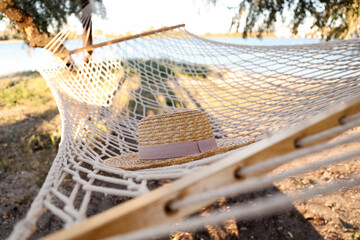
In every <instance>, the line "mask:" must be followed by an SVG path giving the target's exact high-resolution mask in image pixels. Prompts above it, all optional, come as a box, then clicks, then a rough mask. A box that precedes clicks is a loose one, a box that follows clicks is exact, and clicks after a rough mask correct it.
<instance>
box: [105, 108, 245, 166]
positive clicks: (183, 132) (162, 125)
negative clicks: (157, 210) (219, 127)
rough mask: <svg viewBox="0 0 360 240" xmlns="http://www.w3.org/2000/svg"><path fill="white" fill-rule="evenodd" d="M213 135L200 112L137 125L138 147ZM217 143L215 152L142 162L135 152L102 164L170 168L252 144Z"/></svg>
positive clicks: (164, 116) (157, 117) (151, 118)
mask: <svg viewBox="0 0 360 240" xmlns="http://www.w3.org/2000/svg"><path fill="white" fill-rule="evenodd" d="M213 136H214V133H213V131H212V129H211V125H210V122H209V120H208V117H207V115H206V114H205V113H203V112H201V111H199V110H191V111H184V112H177V113H172V114H160V115H155V116H149V117H146V118H144V119H142V120H141V121H140V122H139V146H154V145H166V144H173V143H182V142H195V141H199V140H204V139H208V138H211V137H213ZM216 143H217V145H218V147H217V148H216V149H214V150H211V151H207V152H202V153H198V154H193V155H189V156H185V157H176V158H167V159H156V160H141V159H139V154H138V153H127V154H123V155H120V156H116V157H112V158H109V159H106V160H105V161H103V164H105V165H107V166H110V167H117V168H122V169H125V170H139V169H146V168H156V167H164V166H171V165H175V164H183V163H188V162H190V161H195V160H199V159H202V158H207V157H210V156H213V155H216V154H220V153H224V152H226V151H230V150H233V149H236V148H239V147H243V146H246V145H248V144H250V143H251V141H247V142H242V141H240V140H239V139H229V138H227V139H217V140H216Z"/></svg>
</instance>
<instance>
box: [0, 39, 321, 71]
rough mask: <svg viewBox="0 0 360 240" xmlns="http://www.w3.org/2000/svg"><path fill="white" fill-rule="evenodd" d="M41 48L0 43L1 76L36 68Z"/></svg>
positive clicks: (267, 43)
mask: <svg viewBox="0 0 360 240" xmlns="http://www.w3.org/2000/svg"><path fill="white" fill-rule="evenodd" d="M210 39H211V40H214V41H219V42H224V43H231V44H241V45H265V46H272V45H295V44H311V43H319V42H320V39H302V38H291V39H287V38H265V39H257V38H248V39H242V38H210ZM39 51H41V50H40V49H31V48H29V47H28V46H27V45H26V44H25V43H19V42H17V43H0V76H4V75H8V74H11V73H15V72H21V71H31V70H35V69H36V61H35V59H36V55H37V54H38V53H39Z"/></svg>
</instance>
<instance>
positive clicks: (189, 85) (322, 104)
mask: <svg viewBox="0 0 360 240" xmlns="http://www.w3.org/2000/svg"><path fill="white" fill-rule="evenodd" d="M83 21H84V22H89V19H88V18H87V17H84V19H83ZM98 41H99V42H101V41H103V42H105V40H98ZM64 47H65V48H66V49H65V48H64ZM81 47H82V43H81V41H79V40H75V39H74V36H73V29H72V28H70V27H67V28H66V29H64V30H63V31H62V32H61V33H59V34H58V35H57V36H56V37H55V38H54V40H53V41H52V42H51V43H50V44H49V45H48V49H49V50H50V51H49V52H47V53H46V54H44V56H42V58H41V59H42V62H41V64H42V65H41V68H40V69H39V71H40V72H41V74H42V76H43V77H44V78H45V80H46V81H47V83H48V85H49V87H50V89H51V91H52V93H53V95H54V97H55V99H56V102H57V104H58V107H59V111H60V114H61V119H62V124H63V125H62V140H61V144H60V147H59V151H58V154H57V156H56V158H55V160H54V162H53V165H52V167H51V169H50V171H49V174H48V176H47V178H46V181H45V183H44V185H43V187H42V189H41V190H40V192H39V194H38V196H37V197H36V199H35V200H34V202H33V204H32V207H31V209H30V210H29V212H28V214H27V216H26V218H25V219H24V220H22V221H21V222H20V223H19V224H18V225H17V226H16V228H15V229H14V232H13V234H12V235H11V237H10V238H11V239H25V238H27V237H29V236H30V235H31V233H32V232H33V231H34V230H35V226H36V221H37V220H38V219H39V217H40V216H41V214H42V213H43V212H44V211H46V210H48V211H50V212H51V213H52V214H54V215H55V216H57V217H58V218H60V219H61V220H62V221H63V222H64V224H65V226H71V225H74V224H75V223H77V222H80V221H82V220H84V219H85V218H87V217H88V208H89V204H91V199H92V194H93V193H95V192H99V193H103V194H105V196H106V195H108V194H109V195H116V196H122V197H130V198H135V197H137V196H140V195H143V194H146V193H147V192H149V187H148V185H147V184H148V180H150V179H176V178H180V177H182V176H185V175H188V174H190V173H192V172H194V171H197V170H198V169H200V168H204V166H206V165H208V164H210V163H212V162H215V161H217V160H219V159H222V158H224V157H225V156H228V155H229V154H231V152H228V153H225V154H220V155H216V156H213V157H209V158H205V159H201V160H197V161H193V162H190V163H186V164H182V165H173V166H169V167H162V168H154V169H146V170H138V171H125V170H122V169H118V168H111V167H108V166H106V165H103V164H102V161H103V160H105V159H107V158H110V157H113V156H117V155H119V154H124V153H129V152H134V151H137V124H138V122H139V120H140V119H142V118H144V117H145V116H148V115H153V114H160V113H170V112H177V111H182V110H185V109H199V110H201V111H204V112H206V113H207V114H208V116H209V119H210V122H211V125H212V128H213V131H214V134H215V137H216V138H225V137H227V138H234V139H238V140H239V141H242V142H245V143H246V142H249V143H250V142H255V141H259V140H261V139H264V138H266V137H268V136H271V135H274V134H276V133H278V132H281V131H286V130H287V129H289V128H291V127H293V126H295V125H296V124H298V123H299V122H301V121H303V120H305V119H308V118H309V117H311V116H314V115H316V114H318V113H320V112H322V111H325V110H327V109H329V108H331V107H332V106H334V105H337V104H339V103H341V102H343V101H346V100H348V99H351V98H353V97H356V96H359V95H360V88H359V83H360V81H359V79H360V78H359V77H360V55H359V51H360V40H359V39H351V40H346V41H334V42H328V43H320V44H311V45H295V46H246V45H233V44H225V43H219V42H216V41H211V40H208V39H204V38H201V37H198V36H196V35H194V34H191V33H189V32H188V31H187V30H186V29H185V28H184V26H180V27H174V28H164V29H162V30H159V31H153V32H152V34H142V35H139V36H137V37H135V38H134V37H128V38H125V39H122V40H119V41H113V42H111V43H103V44H101V43H100V45H95V46H92V47H88V48H85V49H82V50H81V49H80V50H75V49H79V48H81ZM72 50H73V51H72ZM90 50H91V51H92V53H91V55H89V54H88V52H89V51H90ZM69 51H70V52H69ZM54 52H55V53H56V54H55V55H54V54H53V53H54ZM69 53H70V54H69ZM65 57H67V58H66V59H65ZM64 59H65V60H64ZM351 126H353V125H351ZM332 131H335V132H341V131H344V129H340V130H339V129H335V130H332ZM310 140H311V139H310ZM310 140H309V139H308V141H310ZM303 141H305V142H303V143H302V144H307V143H306V140H303ZM234 151H237V150H234ZM238 151H241V149H240V150H238ZM178 204H179V203H178Z"/></svg>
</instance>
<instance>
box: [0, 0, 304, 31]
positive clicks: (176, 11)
mask: <svg viewBox="0 0 360 240" xmlns="http://www.w3.org/2000/svg"><path fill="white" fill-rule="evenodd" d="M239 2H240V0H218V1H217V4H216V6H214V5H213V4H207V0H103V3H104V6H105V8H106V19H104V20H103V19H101V18H100V17H94V18H93V24H94V30H96V29H101V30H102V31H104V32H106V33H113V34H125V33H128V32H132V33H139V32H142V31H146V30H148V29H149V28H151V27H152V28H155V29H156V28H160V27H163V26H173V25H177V24H183V23H184V24H186V29H187V30H188V31H190V32H192V33H195V34H205V33H208V32H210V33H226V32H228V31H229V28H230V24H231V18H232V17H233V16H234V15H235V13H236V11H237V8H233V9H229V8H228V7H236V6H238V4H239ZM74 19H75V17H73V18H70V22H72V21H73V22H75V20H74ZM4 28H5V24H4V23H1V22H0V31H1V30H3V29H4ZM80 29H81V28H80ZM275 29H276V31H277V35H278V36H279V37H289V36H290V35H291V33H290V31H289V29H288V28H287V27H286V26H284V25H282V24H277V25H276V28H275ZM234 30H235V29H234V28H233V31H234ZM299 30H300V32H302V31H303V30H302V29H299ZM305 31H306V30H305Z"/></svg>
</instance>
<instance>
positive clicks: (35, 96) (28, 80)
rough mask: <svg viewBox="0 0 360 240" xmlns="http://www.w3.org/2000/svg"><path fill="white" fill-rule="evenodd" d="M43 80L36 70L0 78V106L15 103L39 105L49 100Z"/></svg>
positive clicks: (8, 106) (9, 105) (49, 96)
mask: <svg viewBox="0 0 360 240" xmlns="http://www.w3.org/2000/svg"><path fill="white" fill-rule="evenodd" d="M43 82H44V80H43V79H42V77H41V76H40V74H39V73H37V72H33V73H32V72H26V73H24V74H23V75H19V74H18V75H15V76H13V77H6V78H2V79H1V80H0V99H1V107H2V108H11V107H14V106H16V105H27V106H34V107H35V106H40V105H42V104H44V103H46V102H48V101H50V100H51V94H50V92H49V91H48V88H47V86H46V84H43Z"/></svg>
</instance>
